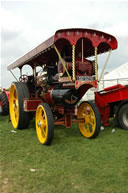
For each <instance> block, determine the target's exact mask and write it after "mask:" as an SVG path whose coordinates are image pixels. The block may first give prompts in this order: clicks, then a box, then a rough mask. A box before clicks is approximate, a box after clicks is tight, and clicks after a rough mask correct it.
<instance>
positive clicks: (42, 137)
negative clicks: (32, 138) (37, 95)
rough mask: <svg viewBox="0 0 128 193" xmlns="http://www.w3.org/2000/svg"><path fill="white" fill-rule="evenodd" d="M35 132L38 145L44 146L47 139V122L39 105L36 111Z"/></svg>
mask: <svg viewBox="0 0 128 193" xmlns="http://www.w3.org/2000/svg"><path fill="white" fill-rule="evenodd" d="M36 132H37V136H38V139H39V141H40V143H42V144H45V143H46V141H47V137H48V121H47V115H46V112H45V109H44V107H43V106H42V105H39V106H38V107H37V110H36Z"/></svg>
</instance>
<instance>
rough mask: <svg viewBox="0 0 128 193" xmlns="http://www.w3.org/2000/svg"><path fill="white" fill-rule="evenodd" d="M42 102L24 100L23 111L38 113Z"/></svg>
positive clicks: (39, 100)
mask: <svg viewBox="0 0 128 193" xmlns="http://www.w3.org/2000/svg"><path fill="white" fill-rule="evenodd" d="M41 102H42V100H41V99H39V98H37V99H36V98H35V99H27V98H26V99H24V100H23V110H24V111H26V112H27V111H36V109H37V106H38V105H39V104H40V103H41Z"/></svg>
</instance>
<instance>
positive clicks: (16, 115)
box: [9, 82, 30, 129]
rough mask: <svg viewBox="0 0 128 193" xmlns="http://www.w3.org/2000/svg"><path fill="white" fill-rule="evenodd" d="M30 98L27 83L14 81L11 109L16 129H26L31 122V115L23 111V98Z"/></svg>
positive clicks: (11, 116) (11, 92)
mask: <svg viewBox="0 0 128 193" xmlns="http://www.w3.org/2000/svg"><path fill="white" fill-rule="evenodd" d="M24 98H29V91H28V88H27V85H26V84H25V83H23V82H13V83H12V85H11V88H10V96H9V110H10V119H11V122H12V125H13V127H14V128H16V129H25V128H27V127H28V125H29V122H30V115H29V113H27V112H24V111H23V99H24Z"/></svg>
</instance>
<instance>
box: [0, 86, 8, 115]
mask: <svg viewBox="0 0 128 193" xmlns="http://www.w3.org/2000/svg"><path fill="white" fill-rule="evenodd" d="M9 94H10V92H9V91H6V90H5V89H3V91H2V92H1V93H0V115H8V113H9V102H8V101H9Z"/></svg>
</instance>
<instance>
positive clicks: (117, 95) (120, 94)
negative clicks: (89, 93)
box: [95, 84, 128, 130]
mask: <svg viewBox="0 0 128 193" xmlns="http://www.w3.org/2000/svg"><path fill="white" fill-rule="evenodd" d="M95 104H96V106H97V107H98V109H99V111H100V115H101V120H102V121H103V123H104V126H109V119H110V118H111V117H114V118H116V119H117V122H118V124H119V126H120V127H121V128H123V129H126V130H128V85H125V86H124V85H121V84H117V85H114V86H111V87H108V88H105V89H104V90H102V91H100V92H95Z"/></svg>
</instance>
